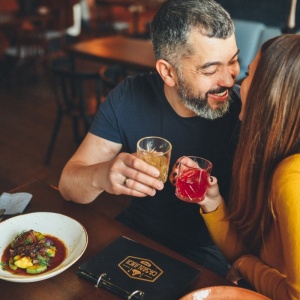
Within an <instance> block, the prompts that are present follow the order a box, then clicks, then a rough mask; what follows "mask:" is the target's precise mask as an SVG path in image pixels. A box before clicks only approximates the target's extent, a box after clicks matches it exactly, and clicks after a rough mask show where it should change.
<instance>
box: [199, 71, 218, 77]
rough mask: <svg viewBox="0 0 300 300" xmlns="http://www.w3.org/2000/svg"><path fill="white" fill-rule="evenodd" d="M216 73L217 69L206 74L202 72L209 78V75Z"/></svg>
mask: <svg viewBox="0 0 300 300" xmlns="http://www.w3.org/2000/svg"><path fill="white" fill-rule="evenodd" d="M216 73H217V69H216V70H213V71H206V72H203V73H202V74H203V75H205V76H211V75H214V74H216Z"/></svg>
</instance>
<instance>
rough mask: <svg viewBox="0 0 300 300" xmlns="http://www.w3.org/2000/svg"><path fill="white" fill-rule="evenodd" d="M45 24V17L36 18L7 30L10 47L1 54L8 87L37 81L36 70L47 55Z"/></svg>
mask: <svg viewBox="0 0 300 300" xmlns="http://www.w3.org/2000/svg"><path fill="white" fill-rule="evenodd" d="M47 22H48V19H47V17H42V16H38V17H37V18H36V19H35V18H32V19H31V18H30V19H29V20H28V21H24V22H23V23H22V24H21V26H13V27H11V28H10V29H9V40H10V45H9V47H7V48H6V49H5V50H4V52H3V57H4V60H5V64H6V74H7V81H8V84H9V86H13V87H16V86H19V85H21V84H22V83H23V81H24V80H25V79H28V78H30V79H32V81H33V80H36V79H37V68H38V66H39V65H40V64H41V63H42V62H43V61H44V59H45V58H46V57H47V54H48V40H47V38H46V34H45V33H46V30H47ZM29 75H32V76H29Z"/></svg>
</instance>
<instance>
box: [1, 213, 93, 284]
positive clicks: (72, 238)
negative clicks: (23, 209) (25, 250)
mask: <svg viewBox="0 0 300 300" xmlns="http://www.w3.org/2000/svg"><path fill="white" fill-rule="evenodd" d="M30 229H33V230H34V231H39V232H41V233H43V234H49V235H52V236H55V237H57V238H58V239H60V240H61V241H62V242H64V244H65V246H66V247H67V256H66V258H65V260H64V261H63V262H62V263H61V264H60V265H59V266H57V267H56V268H55V269H53V270H50V271H49V272H46V273H40V274H37V275H28V276H24V275H14V274H11V273H10V272H8V271H5V270H3V269H2V268H1V267H0V279H3V280H7V281H14V282H35V281H40V280H44V279H47V278H50V277H53V276H55V275H57V274H60V273H61V272H63V271H64V270H66V269H67V268H69V267H70V266H71V265H72V264H74V263H75V262H76V261H77V260H78V259H79V258H80V257H81V256H82V254H83V253H84V251H85V249H86V247H87V243H88V235H87V232H86V230H85V228H84V227H83V226H82V225H81V224H80V223H79V222H77V221H76V220H74V219H72V218H70V217H67V216H65V215H61V214H57V213H49V212H36V213H29V214H24V215H20V216H17V217H13V218H10V219H8V220H6V221H3V222H2V223H0V232H1V234H0V258H1V257H2V255H3V252H4V250H5V248H6V247H7V246H8V245H9V244H10V243H11V242H12V240H13V239H14V238H15V237H16V236H17V235H18V234H19V233H21V232H22V231H24V230H30Z"/></svg>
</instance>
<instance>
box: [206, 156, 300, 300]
mask: <svg viewBox="0 0 300 300" xmlns="http://www.w3.org/2000/svg"><path fill="white" fill-rule="evenodd" d="M270 196H271V203H272V205H273V210H274V214H275V216H276V217H275V220H274V223H273V225H272V228H271V231H270V233H269V235H268V236H266V237H264V244H263V246H262V248H261V250H260V255H259V257H256V256H252V255H250V256H247V259H245V260H244V262H243V263H242V264H241V269H240V271H241V274H242V277H243V278H244V279H245V280H247V281H248V282H249V283H250V284H251V285H252V286H253V287H254V288H255V289H256V290H257V291H258V292H259V293H261V294H264V295H265V296H267V297H270V298H271V299H273V300H275V299H278V300H284V299H295V300H296V299H297V300H299V299H300V154H295V155H292V156H290V157H288V158H286V159H285V160H283V161H282V162H281V163H280V164H279V166H278V167H277V169H276V170H275V174H274V178H273V182H272V187H271V195H270ZM200 212H201V215H202V216H203V218H204V220H205V222H206V225H207V227H208V229H209V232H210V234H211V236H212V238H213V240H214V241H215V243H216V245H217V246H218V247H219V249H220V251H221V252H222V253H223V254H224V256H225V257H226V258H227V259H228V261H230V262H233V261H235V260H236V259H237V258H239V257H240V256H242V255H243V254H244V253H245V249H243V248H242V245H241V243H240V241H239V240H238V238H237V236H236V233H235V231H234V228H232V226H230V223H229V222H228V221H225V220H223V217H224V216H226V207H225V204H224V203H222V204H221V205H220V206H219V207H218V209H217V210H216V211H214V212H211V213H207V214H203V213H202V211H200ZM249 243H251V241H249Z"/></svg>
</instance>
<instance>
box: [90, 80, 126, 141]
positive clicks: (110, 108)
mask: <svg viewBox="0 0 300 300" xmlns="http://www.w3.org/2000/svg"><path fill="white" fill-rule="evenodd" d="M123 86H124V83H122V84H120V85H118V86H117V87H116V88H114V89H113V90H112V91H111V92H110V93H109V95H108V96H107V97H106V99H105V101H104V102H103V103H102V104H101V105H100V108H99V110H98V112H97V114H96V116H95V118H94V120H93V123H92V125H91V127H90V130H89V132H90V133H92V134H94V135H97V136H99V137H101V138H104V139H107V140H109V141H112V142H115V143H121V137H120V131H119V128H118V114H119V113H120V110H121V106H122V101H123V98H122V89H123Z"/></svg>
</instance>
